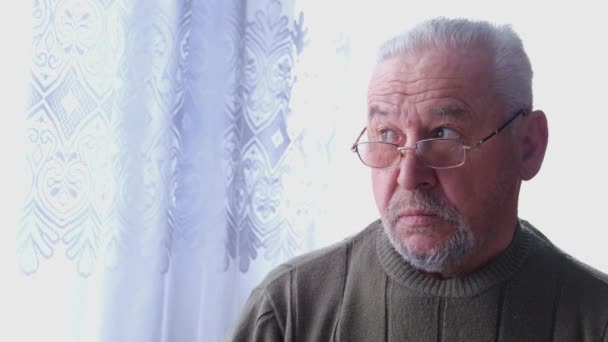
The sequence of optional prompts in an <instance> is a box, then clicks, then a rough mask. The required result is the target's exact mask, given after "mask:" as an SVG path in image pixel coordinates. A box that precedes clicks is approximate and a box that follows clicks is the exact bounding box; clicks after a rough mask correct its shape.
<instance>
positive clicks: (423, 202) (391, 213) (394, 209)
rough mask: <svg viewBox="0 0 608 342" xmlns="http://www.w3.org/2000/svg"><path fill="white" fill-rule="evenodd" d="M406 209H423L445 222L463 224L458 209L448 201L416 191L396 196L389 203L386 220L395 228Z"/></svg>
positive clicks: (428, 193) (431, 194)
mask: <svg viewBox="0 0 608 342" xmlns="http://www.w3.org/2000/svg"><path fill="white" fill-rule="evenodd" d="M406 209H422V210H429V211H433V212H434V213H436V214H437V216H439V217H440V218H442V219H443V220H446V221H449V222H452V223H458V222H461V216H460V214H459V212H458V210H457V209H456V208H454V207H453V206H452V205H451V204H450V203H447V201H446V200H444V199H442V198H439V197H438V196H437V195H434V194H433V193H430V192H425V191H420V190H416V191H414V192H403V193H401V194H395V195H394V196H393V197H392V198H391V200H390V201H389V204H388V207H387V208H386V218H387V219H388V221H389V223H390V224H391V226H394V225H395V224H396V223H397V221H398V220H399V217H400V215H401V213H403V211H405V210H406Z"/></svg>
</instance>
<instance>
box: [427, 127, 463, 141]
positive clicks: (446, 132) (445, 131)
mask: <svg viewBox="0 0 608 342" xmlns="http://www.w3.org/2000/svg"><path fill="white" fill-rule="evenodd" d="M432 138H438V139H462V135H461V134H460V132H458V131H457V130H455V129H453V128H449V127H441V128H438V129H436V130H435V131H433V134H432Z"/></svg>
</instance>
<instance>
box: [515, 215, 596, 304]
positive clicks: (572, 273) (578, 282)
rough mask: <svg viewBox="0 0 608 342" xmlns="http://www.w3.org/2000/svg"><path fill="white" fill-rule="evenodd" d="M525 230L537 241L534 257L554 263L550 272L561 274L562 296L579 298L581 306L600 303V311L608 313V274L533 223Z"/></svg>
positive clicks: (549, 268)
mask: <svg viewBox="0 0 608 342" xmlns="http://www.w3.org/2000/svg"><path fill="white" fill-rule="evenodd" d="M526 223H527V222H526ZM525 229H526V230H527V231H528V232H529V233H531V234H532V235H533V236H534V237H535V240H536V244H535V246H536V248H535V253H534V254H533V256H532V258H533V259H536V260H539V261H540V260H542V259H544V260H545V261H546V263H544V262H543V263H542V264H544V265H546V266H549V265H553V266H549V267H547V269H546V271H547V272H554V274H555V276H557V279H558V282H559V287H560V288H561V292H562V295H564V296H567V297H572V298H575V299H576V301H577V303H578V305H580V306H581V307H595V306H597V309H598V310H600V311H602V312H604V313H607V311H608V305H607V304H608V275H607V274H606V273H604V272H602V271H600V270H598V269H595V268H594V267H592V266H590V265H588V264H586V263H584V262H582V261H580V260H578V259H577V258H575V257H573V256H572V255H570V254H568V253H567V252H566V251H564V250H562V249H560V248H559V247H557V246H556V245H554V244H553V243H552V242H551V241H550V240H549V239H548V238H547V237H546V236H544V235H543V234H542V233H540V231H538V230H537V229H536V228H534V227H533V226H532V225H530V224H529V223H527V227H525ZM549 278H551V277H549ZM564 299H565V298H564Z"/></svg>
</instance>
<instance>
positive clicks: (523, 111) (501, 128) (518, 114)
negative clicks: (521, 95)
mask: <svg viewBox="0 0 608 342" xmlns="http://www.w3.org/2000/svg"><path fill="white" fill-rule="evenodd" d="M527 112H528V111H527V110H526V109H520V110H519V111H518V112H517V113H515V115H513V117H512V118H510V119H509V120H507V122H505V123H504V124H503V125H502V126H500V127H498V128H497V129H496V130H495V131H494V132H492V133H490V135H488V136H487V137H485V138H483V139H481V140H479V141H478V142H477V143H476V144H475V145H473V146H470V148H473V147H475V146H478V145H481V144H483V143H484V142H486V141H488V140H489V139H490V138H492V137H493V136H495V135H496V134H498V133H500V131H502V130H503V129H505V127H507V126H509V124H510V123H511V122H513V120H515V119H517V117H518V116H520V115H526V113H527Z"/></svg>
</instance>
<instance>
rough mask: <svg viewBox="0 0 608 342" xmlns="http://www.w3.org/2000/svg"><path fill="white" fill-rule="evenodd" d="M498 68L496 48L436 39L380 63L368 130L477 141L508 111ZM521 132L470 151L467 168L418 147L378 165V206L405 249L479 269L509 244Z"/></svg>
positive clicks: (442, 263)
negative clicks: (440, 161)
mask: <svg viewBox="0 0 608 342" xmlns="http://www.w3.org/2000/svg"><path fill="white" fill-rule="evenodd" d="M491 70H492V69H491V59H490V57H489V56H488V54H487V53H485V52H484V51H482V50H476V49H469V50H464V49H462V50H461V49H449V50H445V49H444V50H439V49H429V50H425V51H422V52H418V53H415V54H414V53H408V54H403V55H399V56H397V57H394V58H391V59H388V60H386V61H384V62H381V63H379V64H378V65H377V67H376V69H375V70H374V73H373V75H372V79H371V81H370V85H369V89H368V110H369V118H368V126H367V132H368V135H367V138H368V140H369V141H386V142H391V143H394V144H398V145H400V146H414V145H415V143H416V142H417V141H419V140H422V139H430V138H455V139H461V140H464V141H465V144H467V145H470V144H473V141H474V140H479V139H481V138H483V137H485V136H486V135H488V134H489V133H490V132H492V131H493V130H495V129H497V128H498V127H499V126H500V125H502V124H503V123H504V122H505V120H506V118H505V115H504V113H503V105H502V103H501V101H500V100H499V98H498V97H497V96H495V95H494V93H493V88H492V84H493V80H492V77H493V76H492V73H491ZM511 140H512V136H511V134H510V133H509V132H503V133H501V134H498V135H497V136H495V137H493V138H492V139H491V140H489V141H487V142H486V143H484V144H483V145H481V146H479V147H478V148H476V149H473V150H471V151H467V156H466V162H465V164H464V165H463V166H460V167H457V168H452V169H432V168H429V167H428V166H426V165H425V164H423V163H422V162H421V161H420V160H419V159H418V158H417V157H416V155H415V153H414V152H412V151H408V152H407V153H406V155H405V156H404V158H403V160H402V161H401V163H400V164H399V166H398V167H396V168H391V169H372V187H373V191H374V197H375V200H376V204H377V206H378V210H379V211H380V215H381V217H382V221H383V223H384V226H385V229H386V230H387V233H388V234H389V237H392V241H393V244H397V245H398V246H395V247H396V248H397V249H398V250H399V251H400V252H401V254H405V255H404V256H405V257H406V258H407V259H410V261H413V262H412V263H413V264H414V265H415V266H418V267H420V268H422V269H425V270H426V271H428V272H438V273H449V272H459V271H463V270H466V271H471V270H470V269H467V267H477V266H479V264H480V263H483V262H485V261H487V260H488V259H489V258H490V257H493V256H495V255H496V254H497V253H498V252H500V249H502V248H504V247H505V246H506V244H508V242H509V240H510V236H509V235H508V234H505V232H511V234H512V229H513V227H514V226H515V222H516V218H517V196H518V193H519V184H520V179H519V175H518V171H517V170H518V167H519V165H518V164H517V156H516V155H515V154H514V152H513V151H514V149H513V148H512V144H511V143H512V141H511ZM410 152H411V153H410ZM412 259H414V260H412ZM484 260H485V261H484ZM433 263H435V265H433ZM437 263H439V265H437ZM469 265H470V266H469Z"/></svg>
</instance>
